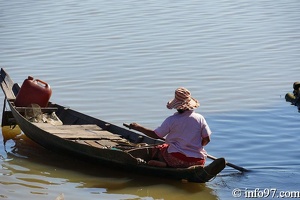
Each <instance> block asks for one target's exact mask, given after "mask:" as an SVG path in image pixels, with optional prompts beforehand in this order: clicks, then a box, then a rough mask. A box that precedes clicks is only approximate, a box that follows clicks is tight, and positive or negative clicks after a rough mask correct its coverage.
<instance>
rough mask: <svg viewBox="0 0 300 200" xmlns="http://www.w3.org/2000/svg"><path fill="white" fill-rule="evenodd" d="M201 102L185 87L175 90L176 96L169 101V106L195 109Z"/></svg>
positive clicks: (180, 108)
mask: <svg viewBox="0 0 300 200" xmlns="http://www.w3.org/2000/svg"><path fill="white" fill-rule="evenodd" d="M199 106H200V103H199V101H198V100H197V99H194V98H193V97H192V95H191V92H190V91H188V90H187V89H186V88H184V87H180V88H177V89H176V90H175V98H174V99H172V100H171V101H169V102H168V103H167V108H169V109H172V108H175V109H177V110H193V109H195V108H198V107H199Z"/></svg>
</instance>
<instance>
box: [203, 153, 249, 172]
mask: <svg viewBox="0 0 300 200" xmlns="http://www.w3.org/2000/svg"><path fill="white" fill-rule="evenodd" d="M207 157H208V158H210V159H212V160H216V159H217V158H216V157H214V156H211V155H209V154H207ZM226 165H227V166H229V167H232V168H234V169H236V170H239V171H241V172H249V170H248V169H245V168H243V167H239V166H237V165H234V164H232V163H230V162H227V161H226Z"/></svg>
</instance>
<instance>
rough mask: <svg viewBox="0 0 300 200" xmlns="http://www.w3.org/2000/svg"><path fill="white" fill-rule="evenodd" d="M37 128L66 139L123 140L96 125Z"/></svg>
mask: <svg viewBox="0 0 300 200" xmlns="http://www.w3.org/2000/svg"><path fill="white" fill-rule="evenodd" d="M34 124H35V125H36V126H37V127H39V128H41V129H43V130H45V131H47V132H49V133H51V134H53V135H56V136H58V137H61V138H64V139H70V140H75V139H82V140H84V139H106V140H122V138H121V136H118V135H115V134H112V133H110V132H108V131H105V130H102V129H101V128H100V127H99V126H97V125H95V124H88V125H57V126H55V125H52V124H49V123H34Z"/></svg>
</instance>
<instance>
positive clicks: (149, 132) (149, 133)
mask: <svg viewBox="0 0 300 200" xmlns="http://www.w3.org/2000/svg"><path fill="white" fill-rule="evenodd" d="M129 128H130V129H133V130H136V131H139V132H141V133H144V134H145V135H147V136H149V137H152V138H154V139H162V138H160V137H158V136H157V135H156V133H155V132H154V131H153V130H151V129H148V128H146V127H143V126H141V125H139V124H138V123H131V124H130V125H129Z"/></svg>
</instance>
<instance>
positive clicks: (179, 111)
mask: <svg viewBox="0 0 300 200" xmlns="http://www.w3.org/2000/svg"><path fill="white" fill-rule="evenodd" d="M184 111H186V110H184V109H177V112H178V113H180V114H181V113H184Z"/></svg>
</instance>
